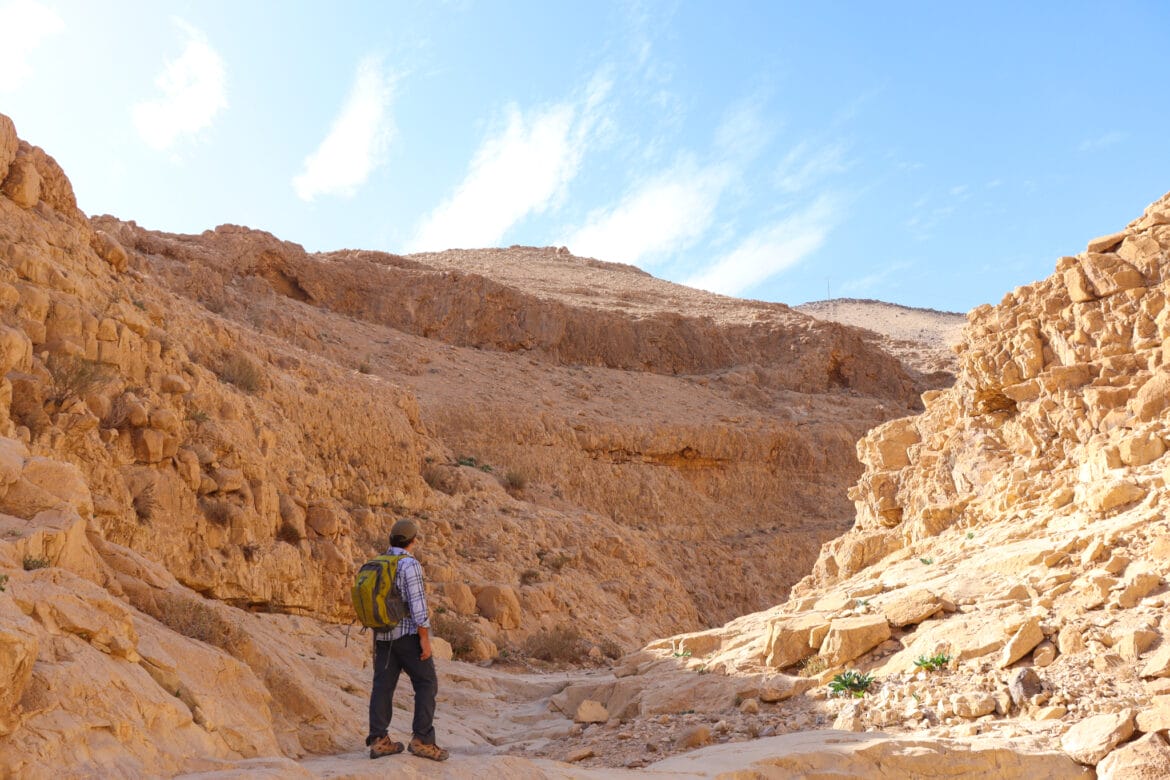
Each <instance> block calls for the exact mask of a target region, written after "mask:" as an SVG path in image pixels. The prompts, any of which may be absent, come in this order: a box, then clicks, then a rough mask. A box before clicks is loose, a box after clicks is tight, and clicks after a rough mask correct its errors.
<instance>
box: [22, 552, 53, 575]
mask: <svg viewBox="0 0 1170 780" xmlns="http://www.w3.org/2000/svg"><path fill="white" fill-rule="evenodd" d="M48 565H49V559H48V558H34V557H33V556H31V555H26V556H24V570H25V571H33V570H34V569H44V568H46V567H47V566H48Z"/></svg>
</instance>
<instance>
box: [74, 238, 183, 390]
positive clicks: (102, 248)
mask: <svg viewBox="0 0 1170 780" xmlns="http://www.w3.org/2000/svg"><path fill="white" fill-rule="evenodd" d="M90 245H91V246H92V247H93V251H94V252H96V253H97V255H98V257H100V258H101V259H103V260H105V261H106V262H107V263H109V264H110V266H111V267H112V268H113V269H114V270H115V271H118V272H121V271H125V270H126V266H127V265H128V264H129V262H130V259H129V257H128V256H127V254H126V250H125V249H124V248H123V247H122V245H121V244H119V243H118V240H117V239H115V238H114V237H113V236H111V235H110V234H109V233H106V232H105V231H104V230H95V231H94V233H93V240H92V241H91V243H90ZM107 340H110V341H112V339H107ZM164 382H165V380H164Z"/></svg>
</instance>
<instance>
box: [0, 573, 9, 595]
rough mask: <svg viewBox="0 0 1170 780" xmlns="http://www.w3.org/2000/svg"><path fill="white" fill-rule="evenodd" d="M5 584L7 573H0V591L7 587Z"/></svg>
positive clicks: (6, 583)
mask: <svg viewBox="0 0 1170 780" xmlns="http://www.w3.org/2000/svg"><path fill="white" fill-rule="evenodd" d="M7 585H8V575H7V574H0V593H3V592H4V589H5V588H6V587H7Z"/></svg>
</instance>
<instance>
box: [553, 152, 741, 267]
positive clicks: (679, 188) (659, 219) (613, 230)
mask: <svg viewBox="0 0 1170 780" xmlns="http://www.w3.org/2000/svg"><path fill="white" fill-rule="evenodd" d="M730 179H731V171H730V170H729V169H728V168H727V166H724V165H711V166H707V167H700V166H698V165H696V164H695V162H694V161H693V160H691V159H685V160H683V161H682V162H680V163H678V164H677V165H675V166H674V167H673V168H671V169H670V170H668V171H666V172H664V173H661V174H659V175H657V176H655V177H653V178H651V179H649V180H647V181H644V182H642V183H640V184H638V185H636V186H634V187H633V188H632V189H631V190H630V191H629V192H627V193H626V195H625V197H623V198H622V199H621V201H619V202H618V203H617V204H616V205H615V206H612V207H610V208H607V209H599V210H597V211H595V212H593V213H592V214H590V215H589V217H588V220H587V222H586V224H585V226H584V227H581V228H579V229H578V230H576V231H574V232H573V233H572V234H570V235H569V237H568V238H567V239H565V240H564V243H565V245H566V246H568V247H569V249H570V250H572V252H573V253H574V254H577V255H584V256H588V257H597V258H600V259H602V260H609V261H612V262H621V263H639V262H650V263H652V262H653V261H654V260H655V259H656V258H658V257H661V256H662V255H664V254H666V253H668V252H672V251H678V250H681V249H684V248H686V247H687V246H689V245H691V244H692V243H694V242H695V241H696V240H697V239H699V238H700V237H701V236H702V235H703V234H704V233H705V232H706V231H707V229H708V228H709V227H710V225H711V222H712V220H713V219H714V215H715V209H716V207H717V206H718V205H719V198H720V195H721V194H722V193H723V190H724V188H725V187H726V186H727V184H728V182H729V181H730Z"/></svg>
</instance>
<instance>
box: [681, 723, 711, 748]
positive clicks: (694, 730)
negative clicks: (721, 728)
mask: <svg viewBox="0 0 1170 780" xmlns="http://www.w3.org/2000/svg"><path fill="white" fill-rule="evenodd" d="M710 742H711V729H710V727H708V726H703V725H699V726H692V727H691V728H689V729H687V730H686V731H685V732H684V733H683V735H682V736H681V737H679V739H678V746H679V747H681V748H685V749H690V748H697V747H702V746H703V745H707V744H710Z"/></svg>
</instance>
